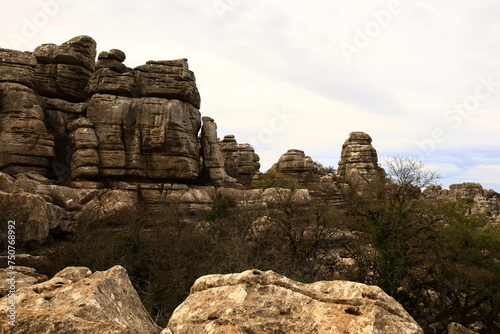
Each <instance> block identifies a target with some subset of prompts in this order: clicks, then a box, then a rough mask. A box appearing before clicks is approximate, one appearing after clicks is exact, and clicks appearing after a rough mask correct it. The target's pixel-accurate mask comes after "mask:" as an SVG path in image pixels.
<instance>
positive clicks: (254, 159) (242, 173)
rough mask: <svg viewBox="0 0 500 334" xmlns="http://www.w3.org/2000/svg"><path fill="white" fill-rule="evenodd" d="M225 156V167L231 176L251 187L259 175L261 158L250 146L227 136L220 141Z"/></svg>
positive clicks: (231, 136)
mask: <svg viewBox="0 0 500 334" xmlns="http://www.w3.org/2000/svg"><path fill="white" fill-rule="evenodd" d="M220 146H221V150H222V154H223V155H224V167H225V169H226V172H227V174H228V175H229V176H231V177H234V178H235V179H237V180H238V181H239V182H240V183H242V184H243V185H245V186H250V184H251V183H252V181H253V180H254V179H255V177H256V176H258V174H259V169H260V163H259V160H260V158H259V156H258V155H257V154H256V153H255V150H254V148H253V147H252V146H251V145H250V144H238V142H237V141H236V139H235V137H234V135H226V136H224V139H222V140H221V141H220Z"/></svg>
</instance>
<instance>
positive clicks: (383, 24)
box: [0, 0, 500, 191]
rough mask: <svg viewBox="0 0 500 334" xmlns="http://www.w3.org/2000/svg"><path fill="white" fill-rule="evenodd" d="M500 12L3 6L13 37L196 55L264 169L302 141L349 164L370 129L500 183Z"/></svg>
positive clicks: (443, 0)
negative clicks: (346, 149)
mask: <svg viewBox="0 0 500 334" xmlns="http://www.w3.org/2000/svg"><path fill="white" fill-rule="evenodd" d="M499 17H500V4H499V3H498V1H494V0H482V1H469V0H421V1H409V0H356V1H346V0H328V1H327V0H324V1H320V0H310V1H295V0H288V1H285V0H266V1H264V0H167V1H165V0H142V1H137V0H135V1H129V0H121V1H111V0H85V1H83V0H23V1H16V2H10V3H9V6H8V8H7V6H4V8H3V9H2V11H1V12H0V29H1V31H2V34H1V35H0V47H4V48H12V49H20V50H27V51H32V50H33V49H34V48H35V47H36V46H38V45H40V44H43V43H56V44H60V43H63V42H65V41H66V40H68V39H70V38H72V37H74V36H77V35H83V34H85V35H90V36H92V37H93V38H94V39H95V40H96V41H97V44H98V51H105V50H109V49H112V48H118V49H121V50H123V51H124V52H125V53H126V54H127V60H125V64H126V65H128V66H129V67H135V66H138V65H141V64H143V63H145V62H146V61H147V60H151V59H153V60H163V59H176V58H188V59H189V66H190V69H191V70H193V71H194V73H195V75H196V78H197V84H198V88H199V90H200V93H201V97H202V107H201V112H202V114H203V115H207V116H211V117H213V118H214V119H215V120H216V122H217V124H218V132H219V136H220V137H222V136H224V135H225V134H235V135H236V138H237V140H238V142H240V143H243V142H249V143H250V144H252V145H253V146H254V147H255V149H256V151H257V153H258V154H259V155H260V157H261V163H262V168H261V170H262V171H265V170H266V169H267V168H269V167H270V166H271V165H272V163H273V162H275V161H277V160H278V158H279V156H280V155H281V154H283V153H284V152H286V151H287V150H288V149H290V148H298V149H302V150H304V151H305V152H306V154H307V155H309V156H311V157H312V158H313V159H314V160H317V161H319V162H321V163H323V164H324V165H327V166H330V165H333V166H336V165H337V163H338V159H339V157H340V151H341V147H342V143H343V142H344V140H345V139H346V138H347V137H348V135H349V132H351V131H363V132H366V133H368V134H370V135H371V136H372V138H373V145H374V146H375V148H376V149H377V151H378V153H379V159H380V160H383V159H384V158H385V157H389V156H395V155H402V156H413V157H416V158H419V159H420V160H422V161H424V162H425V163H426V164H428V165H430V166H432V167H434V168H436V169H439V170H440V172H441V175H442V177H443V178H442V180H441V184H442V185H443V186H448V185H450V184H452V183H462V182H480V183H482V184H483V186H484V187H485V188H492V189H495V190H496V191H500V145H499V141H500V113H499V112H500V61H499V58H500V20H499V19H498V18H499Z"/></svg>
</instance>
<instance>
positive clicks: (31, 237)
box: [0, 172, 87, 247]
mask: <svg viewBox="0 0 500 334" xmlns="http://www.w3.org/2000/svg"><path fill="white" fill-rule="evenodd" d="M86 193H87V191H86V190H80V189H72V188H68V187H63V186H57V185H54V184H52V182H51V181H50V180H48V179H46V178H44V177H42V176H40V175H38V174H36V173H22V174H16V175H15V177H11V176H9V175H7V174H4V173H1V172H0V208H1V210H0V247H4V246H5V245H3V243H4V242H5V241H6V240H7V238H6V233H7V231H8V229H7V224H8V221H15V222H16V223H15V226H16V241H17V242H19V243H24V242H29V241H33V242H38V243H42V242H44V241H46V240H47V238H48V237H49V233H50V232H52V233H59V232H67V231H70V230H71V229H72V222H73V216H74V214H75V213H76V212H78V211H79V210H80V209H81V205H80V204H79V202H80V200H81V198H82V197H83V196H84V195H85V194H86Z"/></svg>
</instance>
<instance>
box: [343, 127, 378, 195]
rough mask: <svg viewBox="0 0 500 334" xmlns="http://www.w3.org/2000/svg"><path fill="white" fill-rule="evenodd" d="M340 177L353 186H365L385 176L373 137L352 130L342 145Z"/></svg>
mask: <svg viewBox="0 0 500 334" xmlns="http://www.w3.org/2000/svg"><path fill="white" fill-rule="evenodd" d="M337 173H338V178H339V179H340V180H341V181H342V182H345V183H347V184H349V185H351V186H353V187H354V186H361V187H364V186H366V185H367V184H369V183H371V182H373V181H376V180H380V179H382V178H384V177H385V172H384V170H383V168H381V167H380V166H379V165H378V157H377V151H376V150H375V148H373V146H372V138H371V137H370V136H369V135H368V134H366V133H364V132H351V133H350V134H349V138H348V139H347V140H346V141H345V142H344V145H343V146H342V153H341V157H340V161H339V167H338V172H337Z"/></svg>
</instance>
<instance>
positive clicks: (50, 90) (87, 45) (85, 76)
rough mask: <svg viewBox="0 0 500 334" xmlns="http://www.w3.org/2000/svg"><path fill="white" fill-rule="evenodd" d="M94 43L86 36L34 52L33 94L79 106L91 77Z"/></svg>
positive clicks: (85, 95)
mask: <svg viewBox="0 0 500 334" xmlns="http://www.w3.org/2000/svg"><path fill="white" fill-rule="evenodd" d="M96 45H97V44H96V42H95V41H94V39H92V37H89V36H78V37H75V38H73V39H71V40H69V41H67V42H66V43H63V44H62V45H55V44H43V45H40V46H39V47H37V48H36V49H35V51H34V52H33V55H34V56H35V58H36V60H37V63H38V64H37V66H36V69H35V74H36V80H35V83H36V85H35V86H36V91H37V93H38V94H40V95H42V96H46V97H51V98H59V99H63V100H66V101H71V102H83V101H85V100H86V98H87V94H86V93H85V87H86V86H87V83H88V81H89V80H90V77H91V76H92V73H93V72H94V62H95V56H96Z"/></svg>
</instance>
